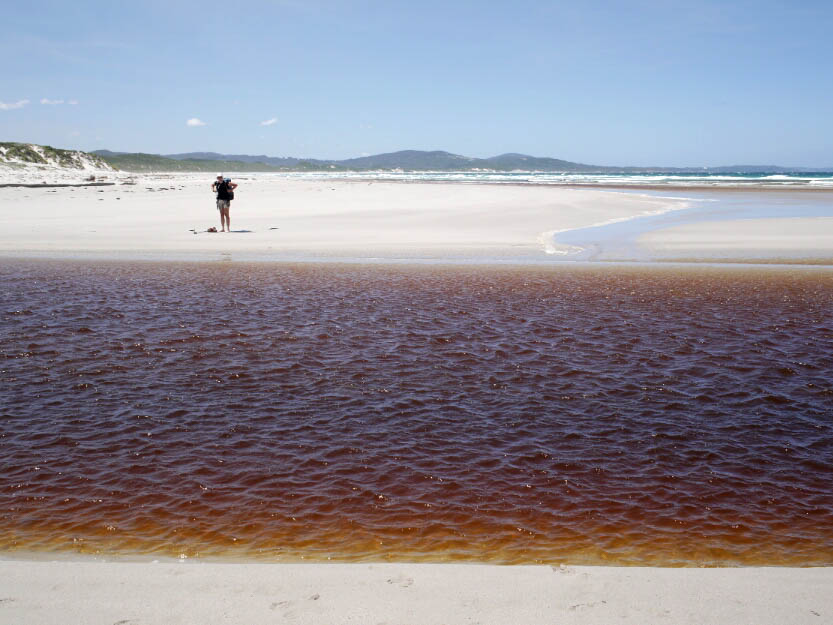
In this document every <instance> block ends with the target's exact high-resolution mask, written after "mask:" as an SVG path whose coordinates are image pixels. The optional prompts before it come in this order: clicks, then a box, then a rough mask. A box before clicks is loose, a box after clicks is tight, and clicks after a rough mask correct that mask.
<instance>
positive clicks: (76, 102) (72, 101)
mask: <svg viewBox="0 0 833 625" xmlns="http://www.w3.org/2000/svg"><path fill="white" fill-rule="evenodd" d="M67 104H71V105H73V106H75V105H76V104H78V100H67Z"/></svg>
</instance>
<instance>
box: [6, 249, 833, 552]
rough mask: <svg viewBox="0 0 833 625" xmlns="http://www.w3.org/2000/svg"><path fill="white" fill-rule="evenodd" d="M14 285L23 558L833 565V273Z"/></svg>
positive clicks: (356, 275)
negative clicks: (26, 554)
mask: <svg viewBox="0 0 833 625" xmlns="http://www.w3.org/2000/svg"><path fill="white" fill-rule="evenodd" d="M0 276H2V283H3V285H4V286H3V291H2V294H0V319H2V326H1V328H0V358H2V360H0V367H2V369H0V384H1V385H2V396H1V397H2V399H0V549H3V550H6V551H9V550H36V551H49V550H76V551H81V552H87V553H107V554H136V553H142V554H160V555H171V556H177V555H179V554H186V555H189V556H195V555H196V556H203V557H206V556H217V557H242V558H262V559H266V560H276V559H281V560H287V559H297V558H300V557H305V558H309V559H326V558H333V559H336V560H358V559H367V560H383V559H396V560H431V561H443V560H470V561H489V562H502V563H517V562H528V563H529V562H551V563H555V562H569V563H595V564H598V563H616V564H662V565H674V564H685V565H701V564H705V565H717V564H802V565H811V564H814V565H821V564H824V565H831V564H833V380H832V379H831V373H833V317H832V316H831V311H833V272H814V271H807V270H804V271H782V270H754V271H753V270H743V269H725V270H723V269H714V268H713V269H709V268H700V269H686V270H679V269H675V270H672V269H666V270H660V269H653V270H649V269H633V268H618V269H617V268H604V269H551V268H513V269H507V268H503V269H501V268H461V267H458V268H439V267H392V268H391V267H388V268H385V267H367V266H339V265H306V266H304V265H280V264H275V265H245V264H236V263H225V264H164V263H160V264H133V265H130V264H119V263H109V264H93V263H83V262H77V263H52V262H36V261H29V262H23V261H4V262H3V263H2V265H0Z"/></svg>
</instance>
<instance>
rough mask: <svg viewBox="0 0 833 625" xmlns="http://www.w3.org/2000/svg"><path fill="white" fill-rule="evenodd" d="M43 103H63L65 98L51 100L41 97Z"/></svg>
mask: <svg viewBox="0 0 833 625" xmlns="http://www.w3.org/2000/svg"><path fill="white" fill-rule="evenodd" d="M40 103H41V104H63V103H64V101H63V100H50V99H49V98H41V100H40Z"/></svg>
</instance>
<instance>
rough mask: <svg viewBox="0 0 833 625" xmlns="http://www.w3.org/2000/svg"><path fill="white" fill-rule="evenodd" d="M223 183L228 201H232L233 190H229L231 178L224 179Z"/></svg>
mask: <svg viewBox="0 0 833 625" xmlns="http://www.w3.org/2000/svg"><path fill="white" fill-rule="evenodd" d="M223 182H224V183H225V185H226V189H228V201H229V202H231V201H232V200H233V199H234V189H232V188H231V178H226V179H224V180H223Z"/></svg>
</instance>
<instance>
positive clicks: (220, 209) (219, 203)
mask: <svg viewBox="0 0 833 625" xmlns="http://www.w3.org/2000/svg"><path fill="white" fill-rule="evenodd" d="M217 212H218V213H220V230H222V229H223V228H224V227H225V226H223V200H217Z"/></svg>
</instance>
